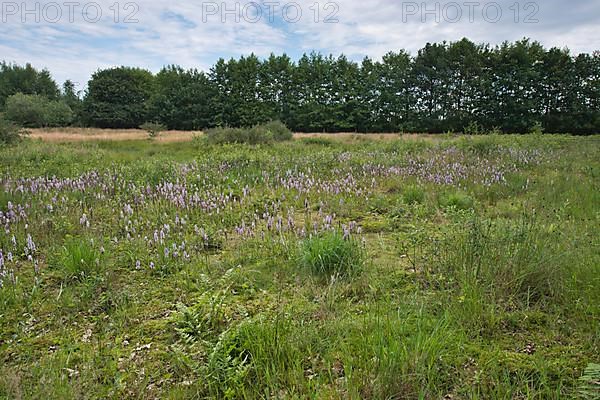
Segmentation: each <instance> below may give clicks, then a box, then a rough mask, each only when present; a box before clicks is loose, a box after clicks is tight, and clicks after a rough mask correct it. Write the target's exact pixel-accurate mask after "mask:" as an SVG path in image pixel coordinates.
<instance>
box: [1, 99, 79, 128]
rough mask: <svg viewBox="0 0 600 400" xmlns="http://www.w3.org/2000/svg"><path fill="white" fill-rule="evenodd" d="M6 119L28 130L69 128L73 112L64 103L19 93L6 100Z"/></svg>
mask: <svg viewBox="0 0 600 400" xmlns="http://www.w3.org/2000/svg"><path fill="white" fill-rule="evenodd" d="M5 116H6V118H8V119H10V120H12V121H14V122H16V123H18V124H20V125H23V126H25V127H28V128H39V127H55V126H67V125H69V124H70V123H71V122H72V121H73V111H72V110H71V108H70V107H69V106H68V105H67V104H66V103H64V102H62V101H54V100H49V99H48V98H47V97H43V96H39V95H25V94H22V93H17V94H15V95H13V96H11V97H9V98H8V99H7V100H6V110H5Z"/></svg>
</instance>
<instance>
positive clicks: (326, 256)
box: [300, 231, 364, 278]
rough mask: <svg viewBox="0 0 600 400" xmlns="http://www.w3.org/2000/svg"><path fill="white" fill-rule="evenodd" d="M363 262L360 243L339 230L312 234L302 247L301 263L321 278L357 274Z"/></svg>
mask: <svg viewBox="0 0 600 400" xmlns="http://www.w3.org/2000/svg"><path fill="white" fill-rule="evenodd" d="M363 263H364V255H363V250H362V248H361V247H360V244H359V243H357V242H356V240H354V239H353V238H352V237H344V235H343V234H342V233H340V232H338V231H332V232H325V233H323V234H320V235H315V236H311V237H310V238H308V239H306V240H304V241H303V242H302V244H301V247H300V265H301V266H302V267H303V268H306V269H307V270H308V271H310V272H311V273H312V274H314V275H315V276H318V277H321V278H331V277H342V278H345V277H352V276H355V275H356V274H358V273H359V272H360V271H361V269H362V267H363Z"/></svg>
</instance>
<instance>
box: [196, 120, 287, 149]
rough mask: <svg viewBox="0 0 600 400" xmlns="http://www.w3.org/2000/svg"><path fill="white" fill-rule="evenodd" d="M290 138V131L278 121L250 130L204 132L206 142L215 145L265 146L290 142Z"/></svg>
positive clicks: (223, 128)
mask: <svg viewBox="0 0 600 400" xmlns="http://www.w3.org/2000/svg"><path fill="white" fill-rule="evenodd" d="M292 136H293V135H292V131H290V130H289V129H288V128H287V127H286V126H285V125H284V124H283V123H281V122H279V121H271V122H268V123H266V124H262V125H256V126H254V127H252V128H228V127H219V128H213V129H209V130H208V131H206V138H207V140H208V141H209V142H210V143H215V144H223V143H246V144H265V143H272V142H282V141H286V140H291V139H292Z"/></svg>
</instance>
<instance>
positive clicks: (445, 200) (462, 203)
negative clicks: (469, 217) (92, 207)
mask: <svg viewBox="0 0 600 400" xmlns="http://www.w3.org/2000/svg"><path fill="white" fill-rule="evenodd" d="M440 205H441V206H443V207H451V208H456V209H458V210H470V209H472V208H473V205H474V202H473V198H472V197H471V196H469V195H467V194H465V193H462V192H454V193H448V194H445V195H442V196H441V198H440Z"/></svg>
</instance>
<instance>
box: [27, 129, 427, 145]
mask: <svg viewBox="0 0 600 400" xmlns="http://www.w3.org/2000/svg"><path fill="white" fill-rule="evenodd" d="M198 135H202V132H201V131H165V132H161V134H160V136H159V137H157V138H156V139H154V140H155V141H157V142H162V143H173V142H187V141H191V140H192V139H193V138H194V136H198ZM29 137H31V138H33V139H41V140H44V141H48V142H82V141H103V140H107V141H125V140H147V139H148V134H147V133H146V132H145V131H143V130H141V129H98V128H45V129H31V130H30V135H29ZM314 137H326V138H327V139H331V140H339V141H343V142H352V141H359V140H384V141H387V140H396V139H399V138H402V139H408V140H411V139H431V140H433V139H434V138H435V137H436V136H435V135H426V134H416V133H411V134H402V135H400V134H397V133H335V134H331V133H296V134H294V138H295V139H303V138H314Z"/></svg>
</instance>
